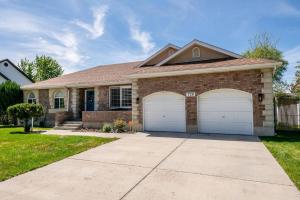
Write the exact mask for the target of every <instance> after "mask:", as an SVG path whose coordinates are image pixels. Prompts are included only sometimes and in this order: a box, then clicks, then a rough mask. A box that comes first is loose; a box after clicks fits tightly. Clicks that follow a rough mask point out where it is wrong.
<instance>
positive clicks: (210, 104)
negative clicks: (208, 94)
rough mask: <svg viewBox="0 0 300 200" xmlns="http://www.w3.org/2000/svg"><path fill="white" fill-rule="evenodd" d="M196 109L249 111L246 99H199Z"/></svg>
mask: <svg viewBox="0 0 300 200" xmlns="http://www.w3.org/2000/svg"><path fill="white" fill-rule="evenodd" d="M198 109H199V110H201V111H210V112H211V111H240V112H241V111H251V110H252V108H251V107H250V106H249V102H248V101H244V102H241V101H222V100H219V101H214V100H212V101H206V102H203V101H202V99H200V103H199V105H198Z"/></svg>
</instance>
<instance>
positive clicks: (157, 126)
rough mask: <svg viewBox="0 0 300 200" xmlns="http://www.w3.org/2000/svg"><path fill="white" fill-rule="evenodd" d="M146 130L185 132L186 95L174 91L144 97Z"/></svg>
mask: <svg viewBox="0 0 300 200" xmlns="http://www.w3.org/2000/svg"><path fill="white" fill-rule="evenodd" d="M143 103H144V129H145V130H146V131H174V132H185V131H186V129H185V97H184V96H182V95H180V94H176V93H172V92H158V93H154V94H151V95H149V96H147V97H145V98H144V102H143Z"/></svg>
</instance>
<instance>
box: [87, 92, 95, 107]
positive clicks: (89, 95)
mask: <svg viewBox="0 0 300 200" xmlns="http://www.w3.org/2000/svg"><path fill="white" fill-rule="evenodd" d="M94 103H95V92H94V90H86V91H85V110H86V111H94Z"/></svg>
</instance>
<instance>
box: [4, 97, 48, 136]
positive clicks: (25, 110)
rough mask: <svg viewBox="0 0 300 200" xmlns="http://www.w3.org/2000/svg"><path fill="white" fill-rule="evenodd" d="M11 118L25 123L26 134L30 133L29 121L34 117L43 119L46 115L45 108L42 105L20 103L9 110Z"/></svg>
mask: <svg viewBox="0 0 300 200" xmlns="http://www.w3.org/2000/svg"><path fill="white" fill-rule="evenodd" d="M7 113H8V115H9V116H10V117H14V118H18V119H20V120H23V121H24V132H26V133H27V132H29V131H30V123H29V120H30V119H31V118H32V117H41V116H42V115H43V114H44V110H43V106H42V105H40V104H30V103H20V104H16V105H13V106H9V107H8V108H7Z"/></svg>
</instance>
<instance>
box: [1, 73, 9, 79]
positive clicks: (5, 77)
mask: <svg viewBox="0 0 300 200" xmlns="http://www.w3.org/2000/svg"><path fill="white" fill-rule="evenodd" d="M0 76H1V77H3V78H4V79H5V80H7V81H9V78H7V76H5V75H4V74H2V73H1V72H0Z"/></svg>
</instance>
